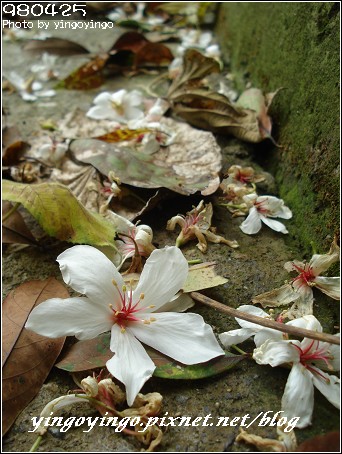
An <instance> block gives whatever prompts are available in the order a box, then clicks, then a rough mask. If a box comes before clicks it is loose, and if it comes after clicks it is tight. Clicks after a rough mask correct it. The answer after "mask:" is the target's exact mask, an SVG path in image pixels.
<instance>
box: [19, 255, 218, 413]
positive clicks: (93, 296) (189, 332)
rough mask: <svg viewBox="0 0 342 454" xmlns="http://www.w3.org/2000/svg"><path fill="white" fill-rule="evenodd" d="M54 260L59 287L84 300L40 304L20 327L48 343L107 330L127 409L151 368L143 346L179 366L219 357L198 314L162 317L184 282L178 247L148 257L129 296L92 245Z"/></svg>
mask: <svg viewBox="0 0 342 454" xmlns="http://www.w3.org/2000/svg"><path fill="white" fill-rule="evenodd" d="M57 261H58V262H59V265H60V269H61V272H62V275H63V279H64V281H65V283H66V284H68V285H71V286H72V287H73V289H74V290H75V291H77V292H79V293H81V294H83V295H86V296H85V297H74V298H67V299H60V298H52V299H50V300H47V301H45V302H43V303H41V304H39V306H37V307H36V308H34V309H33V311H32V312H31V314H30V316H29V318H28V320H27V322H26V328H27V329H30V330H32V331H35V332H36V333H38V334H41V335H43V336H47V337H52V338H55V337H61V336H71V335H74V336H76V337H77V338H78V339H81V340H84V339H93V338H95V337H97V336H98V335H99V334H101V333H104V332H106V331H109V330H111V341H110V349H111V351H112V352H113V353H114V356H113V358H111V359H110V360H109V361H107V364H106V365H107V369H108V370H109V372H110V373H111V374H112V375H113V376H114V377H115V378H117V379H118V380H119V381H121V382H122V383H124V384H125V386H126V394H127V402H128V405H130V406H131V405H132V404H133V402H134V399H135V397H136V396H137V394H138V392H139V391H140V389H141V388H142V386H143V384H144V383H145V382H146V381H147V380H148V379H149V378H150V377H151V376H152V374H153V371H154V369H155V365H154V363H153V361H152V360H151V358H150V357H149V356H148V354H147V353H146V351H145V349H144V347H143V346H142V344H141V342H143V343H144V344H146V345H149V346H150V347H152V348H154V349H156V350H158V351H160V352H162V353H163V354H165V355H167V356H169V357H171V358H174V359H175V360H176V361H179V362H181V363H183V364H197V363H202V362H206V361H209V360H210V359H212V358H215V357H217V356H220V355H223V354H224V352H223V350H222V349H221V347H220V346H219V344H218V342H217V340H216V338H215V336H214V333H213V331H212V329H211V327H210V326H209V325H207V324H206V323H204V320H203V318H202V317H201V316H200V315H198V314H191V313H185V314H184V313H174V312H161V311H162V310H163V306H164V305H165V304H167V303H169V302H170V300H172V299H173V298H174V296H175V295H176V293H177V292H178V291H179V290H180V289H181V288H182V286H183V285H184V282H185V280H186V278H187V274H188V263H187V261H186V259H185V258H184V256H183V254H182V253H181V251H180V250H179V249H178V248H176V247H167V248H164V249H159V250H155V251H153V252H152V254H151V256H150V257H149V258H148V259H147V261H146V264H145V266H144V269H143V272H142V274H141V277H140V280H139V282H138V284H137V287H136V288H135V290H132V289H127V288H126V285H125V283H124V281H123V278H122V276H121V275H120V273H119V272H118V270H117V269H116V267H115V266H114V265H113V263H112V262H111V261H110V260H109V259H108V258H107V257H106V256H105V255H104V254H102V252H100V251H99V250H97V249H95V248H93V247H91V246H74V247H72V248H70V249H68V250H66V251H65V252H63V253H62V254H61V255H60V256H59V257H58V258H57ZM174 304H175V305H177V300H174ZM168 310H170V308H169V307H168Z"/></svg>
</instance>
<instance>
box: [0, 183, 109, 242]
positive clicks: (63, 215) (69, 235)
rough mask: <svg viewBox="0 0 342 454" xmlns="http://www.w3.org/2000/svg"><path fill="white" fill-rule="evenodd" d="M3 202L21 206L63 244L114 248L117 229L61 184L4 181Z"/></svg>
mask: <svg viewBox="0 0 342 454" xmlns="http://www.w3.org/2000/svg"><path fill="white" fill-rule="evenodd" d="M2 199H3V200H8V201H10V202H17V203H21V204H22V205H23V206H24V207H25V208H26V209H27V211H29V212H30V213H31V214H32V216H33V217H34V218H35V219H36V220H37V222H38V223H39V224H40V226H41V227H42V228H43V230H44V231H45V232H46V233H47V234H48V235H50V236H53V237H55V238H58V239H59V240H61V241H68V242H70V243H78V244H90V245H92V246H112V247H113V248H115V242H114V236H115V227H114V226H113V225H112V224H111V223H109V222H108V221H107V220H106V219H104V218H103V217H102V216H100V215H99V214H98V213H94V212H91V211H89V210H88V209H87V208H85V206H84V205H83V204H82V203H81V202H79V201H78V200H77V198H76V197H75V196H74V195H73V193H72V192H71V191H70V189H69V188H67V187H66V186H64V185H62V184H58V183H41V184H22V183H14V182H12V181H8V180H5V181H3V184H2Z"/></svg>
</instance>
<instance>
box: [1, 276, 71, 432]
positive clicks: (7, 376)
mask: <svg viewBox="0 0 342 454" xmlns="http://www.w3.org/2000/svg"><path fill="white" fill-rule="evenodd" d="M68 296H69V293H68V291H67V289H66V288H65V287H64V285H63V284H61V283H60V282H58V281H57V280H56V279H54V278H50V279H47V280H45V281H30V282H26V283H24V284H22V285H20V286H19V287H18V288H16V289H15V290H13V291H12V292H11V293H10V294H9V295H8V296H7V298H6V299H5V300H4V302H3V312H2V314H3V321H2V328H3V335H2V336H3V356H2V364H3V370H2V372H3V374H2V384H3V388H2V391H3V394H2V398H3V418H2V424H3V427H2V430H3V435H4V434H5V433H6V432H7V431H8V429H9V428H10V427H11V425H12V424H13V422H14V421H15V419H16V417H17V416H18V414H19V413H20V412H21V411H22V410H23V409H24V408H25V407H26V406H27V405H28V403H29V402H30V401H31V400H32V399H33V398H34V397H35V395H36V394H37V393H38V391H39V390H40V388H41V386H42V384H43V383H44V381H45V379H46V377H47V376H48V374H49V372H50V370H51V368H52V366H53V365H54V363H55V361H56V358H57V357H58V355H59V353H60V351H61V349H62V347H63V344H64V340H65V338H58V339H49V338H46V337H43V336H40V335H38V334H36V333H33V332H32V331H28V330H26V329H25V328H23V327H24V325H25V323H26V320H27V317H28V315H29V313H30V312H31V310H32V309H33V307H35V306H37V305H38V304H39V303H41V302H42V301H45V300H47V299H49V298H67V297H68Z"/></svg>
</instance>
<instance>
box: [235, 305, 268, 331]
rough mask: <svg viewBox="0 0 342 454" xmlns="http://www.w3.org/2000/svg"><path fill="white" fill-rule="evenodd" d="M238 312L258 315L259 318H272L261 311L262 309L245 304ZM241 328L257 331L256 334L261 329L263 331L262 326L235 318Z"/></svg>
mask: <svg viewBox="0 0 342 454" xmlns="http://www.w3.org/2000/svg"><path fill="white" fill-rule="evenodd" d="M238 311H241V312H245V313H246V314H250V315H256V316H257V317H261V318H270V315H269V314H268V313H267V312H265V311H263V310H262V309H260V307H255V306H252V305H251V304H244V305H242V306H239V307H238ZM235 320H236V321H237V322H238V324H239V325H240V326H241V328H250V329H253V330H255V332H257V331H259V329H263V327H262V326H261V325H258V324H257V323H252V322H248V321H247V320H243V319H242V318H237V317H236V318H235Z"/></svg>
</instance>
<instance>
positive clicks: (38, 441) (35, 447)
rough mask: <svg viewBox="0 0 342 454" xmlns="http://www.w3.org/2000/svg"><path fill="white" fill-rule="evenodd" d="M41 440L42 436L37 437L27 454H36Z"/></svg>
mask: <svg viewBox="0 0 342 454" xmlns="http://www.w3.org/2000/svg"><path fill="white" fill-rule="evenodd" d="M42 439H43V437H42V435H38V437H37V439H36V441H35V442H34V443H33V445H32V446H31V449H30V450H29V452H36V451H37V448H38V446H39V445H40V442H41V441H42Z"/></svg>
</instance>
